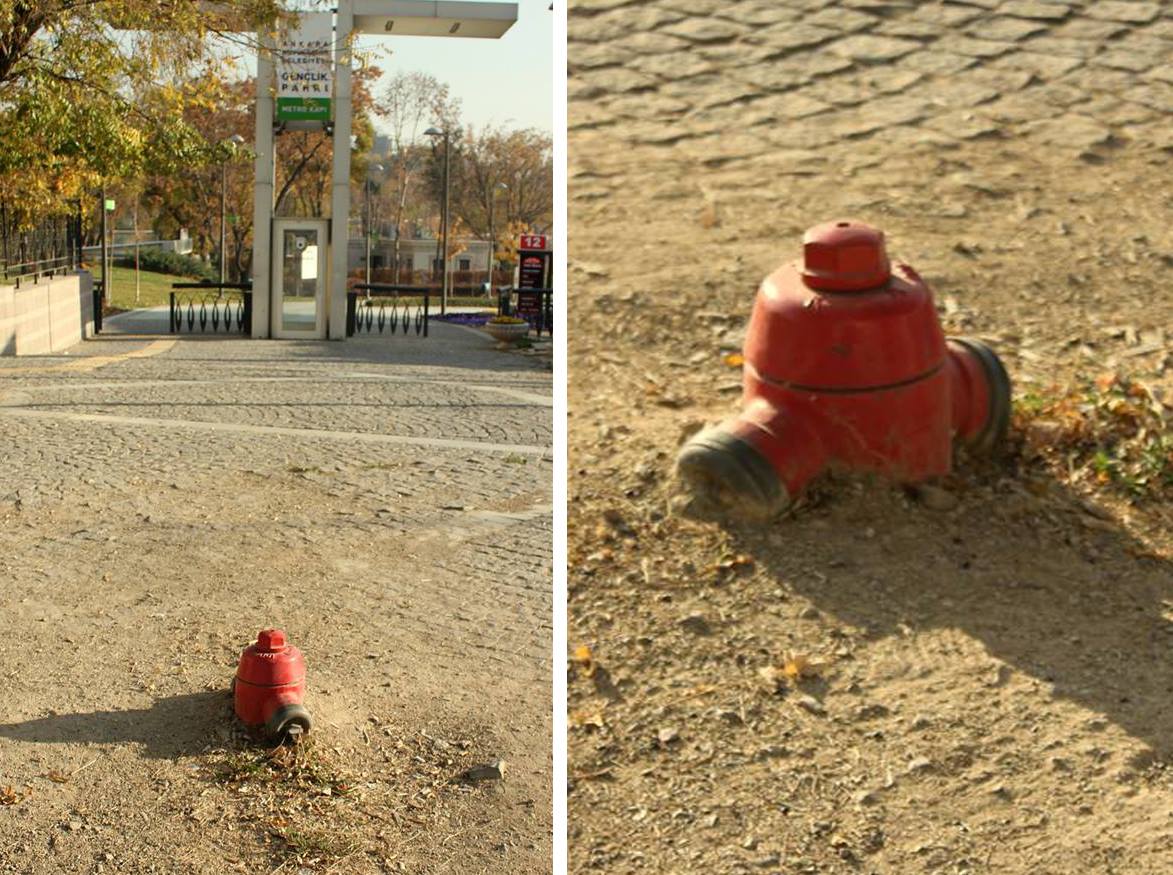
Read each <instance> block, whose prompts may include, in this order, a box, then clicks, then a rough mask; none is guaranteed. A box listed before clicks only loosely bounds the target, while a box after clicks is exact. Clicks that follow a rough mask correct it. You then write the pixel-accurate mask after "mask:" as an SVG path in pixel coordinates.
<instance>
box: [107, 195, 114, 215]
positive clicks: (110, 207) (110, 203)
mask: <svg viewBox="0 0 1173 875" xmlns="http://www.w3.org/2000/svg"><path fill="white" fill-rule="evenodd" d="M106 212H108V213H112V212H114V198H112V197H108V198H106Z"/></svg>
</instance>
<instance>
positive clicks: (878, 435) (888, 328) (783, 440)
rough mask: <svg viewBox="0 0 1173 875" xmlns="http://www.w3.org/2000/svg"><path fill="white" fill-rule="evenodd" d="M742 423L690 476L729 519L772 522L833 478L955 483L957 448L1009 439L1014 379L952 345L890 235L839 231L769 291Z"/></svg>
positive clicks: (751, 352)
mask: <svg viewBox="0 0 1173 875" xmlns="http://www.w3.org/2000/svg"><path fill="white" fill-rule="evenodd" d="M743 357H744V375H743V394H742V406H743V409H742V412H741V414H740V415H739V416H736V417H735V418H733V419H731V420H728V421H726V422H724V423H722V424H720V425H719V426H717V427H715V428H711V429H707V430H705V431H702V432H700V433H699V434H697V435H696V436H694V437H693V438H692V439H691V440H690V441H689V442H688V443H687V444H686V445H685V446H684V448H683V450H682V451H681V453H680V456H679V457H678V459H677V471H678V472H679V474H680V476H681V478H682V479H683V480H684V482H685V484H686V486H688V487H689V488H690V489H691V490H692V491H693V492H694V493H697V494H701V495H703V496H705V497H707V498H708V499H710V500H712V501H714V502H715V503H716V504H718V505H719V506H721V507H723V508H724V509H726V510H730V511H735V512H739V513H743V514H745V515H750V516H758V517H761V516H771V515H773V514H775V513H778V512H779V511H781V510H783V509H785V508H786V506H787V505H788V504H789V503H790V501H791V500H792V499H793V498H794V497H795V496H796V495H798V493H799V492H800V491H801V490H802V489H803V487H804V486H806V484H807V483H808V482H809V481H810V480H811V479H812V478H813V477H815V476H816V475H818V474H819V473H821V472H822V471H824V470H826V469H828V468H840V469H845V470H852V471H865V472H868V471H870V472H876V473H879V474H881V475H884V476H886V477H888V478H890V479H893V480H896V481H898V482H904V483H912V482H916V481H922V480H926V479H928V478H932V477H937V476H940V475H943V474H947V473H949V470H950V467H951V463H952V456H953V448H954V442H957V443H960V444H964V445H965V446H966V447H967V448H968V449H969V451H970V452H972V453H977V454H982V453H990V452H992V451H993V450H994V449H996V448H997V447H998V445H999V444H1000V443H1001V442H1002V441H1003V440H1004V439H1005V436H1006V430H1007V427H1008V425H1009V420H1010V378H1009V377H1008V376H1007V374H1006V369H1005V368H1004V367H1003V366H1002V362H1001V361H1000V360H999V359H998V357H997V356H996V355H995V354H994V352H993V351H992V350H991V349H990V348H989V347H988V346H986V345H985V344H983V343H981V342H979V341H977V340H972V339H966V338H949V339H948V340H946V338H945V335H944V333H943V332H942V330H941V325H940V322H939V321H938V320H937V314H936V310H935V309H934V307H933V293H932V291H931V290H930V289H929V287H928V285H927V284H926V283H925V282H924V280H922V279H921V278H920V276H918V275H917V273H916V271H914V270H913V269H912V268H911V267H909V266H908V265H906V264H897V265H896V266H895V270H893V268H892V267H891V266H890V265H889V262H888V255H887V252H886V251H885V248H884V234H883V232H881V231H879V230H877V229H875V228H872V227H870V226H868V225H865V224H863V223H862V222H855V221H850V222H830V223H827V224H823V225H818V226H816V227H814V228H811V229H810V230H809V231H807V232H806V234H805V235H804V236H803V259H802V261H801V262H795V263H791V264H786V265H783V266H782V267H780V268H779V269H778V270H777V271H775V272H774V273H773V274H771V275H770V276H768V277H766V279H765V280H764V281H763V282H762V285H761V287H760V289H759V290H758V293H757V299H756V301H755V303H754V309H753V315H752V317H751V318H750V323H749V329H748V332H747V334H746V340H745V347H744V350H743Z"/></svg>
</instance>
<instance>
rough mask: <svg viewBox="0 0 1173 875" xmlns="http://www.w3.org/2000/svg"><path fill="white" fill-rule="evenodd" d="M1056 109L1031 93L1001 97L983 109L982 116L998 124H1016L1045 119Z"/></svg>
mask: <svg viewBox="0 0 1173 875" xmlns="http://www.w3.org/2000/svg"><path fill="white" fill-rule="evenodd" d="M1054 111H1055V110H1054V107H1053V106H1052V105H1051V104H1049V103H1047V102H1046V101H1045V100H1043V99H1042V98H1041V97H1039V96H1036V95H1032V94H1029V93H1022V94H1011V95H1007V96H1005V97H1000V98H998V99H997V100H995V101H993V102H991V103H987V104H986V105H985V106H983V107H982V114H983V115H984V116H986V117H988V118H990V119H993V120H995V121H998V122H1003V123H1009V124H1016V123H1019V122H1027V121H1034V120H1036V119H1040V118H1045V117H1046V116H1048V115H1051V114H1053V113H1054Z"/></svg>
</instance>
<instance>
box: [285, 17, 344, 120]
mask: <svg viewBox="0 0 1173 875" xmlns="http://www.w3.org/2000/svg"><path fill="white" fill-rule="evenodd" d="M333 92H334V15H333V13H330V12H318V13H306V12H303V13H302V14H301V15H300V16H298V22H297V25H296V27H294V28H292V29H290V30H287V31H285V32H284V33H282V35H281V45H280V52H279V54H278V59H277V106H276V118H277V121H279V122H328V121H330V98H331V95H332V94H333Z"/></svg>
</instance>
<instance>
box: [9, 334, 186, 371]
mask: <svg viewBox="0 0 1173 875" xmlns="http://www.w3.org/2000/svg"><path fill="white" fill-rule="evenodd" d="M173 346H175V340H174V339H172V338H167V339H164V340H156V341H153V342H151V343H148V344H147V345H146V346H144V347H143V348H142V349H136V350H132V351H131V352H124V353H119V354H118V355H92V356H87V357H86V358H79V359H75V360H74V361H71V362H65V363H64V364H60V365H40V366H37V367H32V368H0V374H2V375H5V376H14V377H23V376H26V375H27V374H61V373H85V372H87V371H96V370H97V369H98V368H104V367H106V365H113V364H117V363H118V362H124V361H126V360H127V359H145V358H151V357H152V356H157V355H159V354H160V353H164V352H166V351H167V350H169V349H171V347H173Z"/></svg>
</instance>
